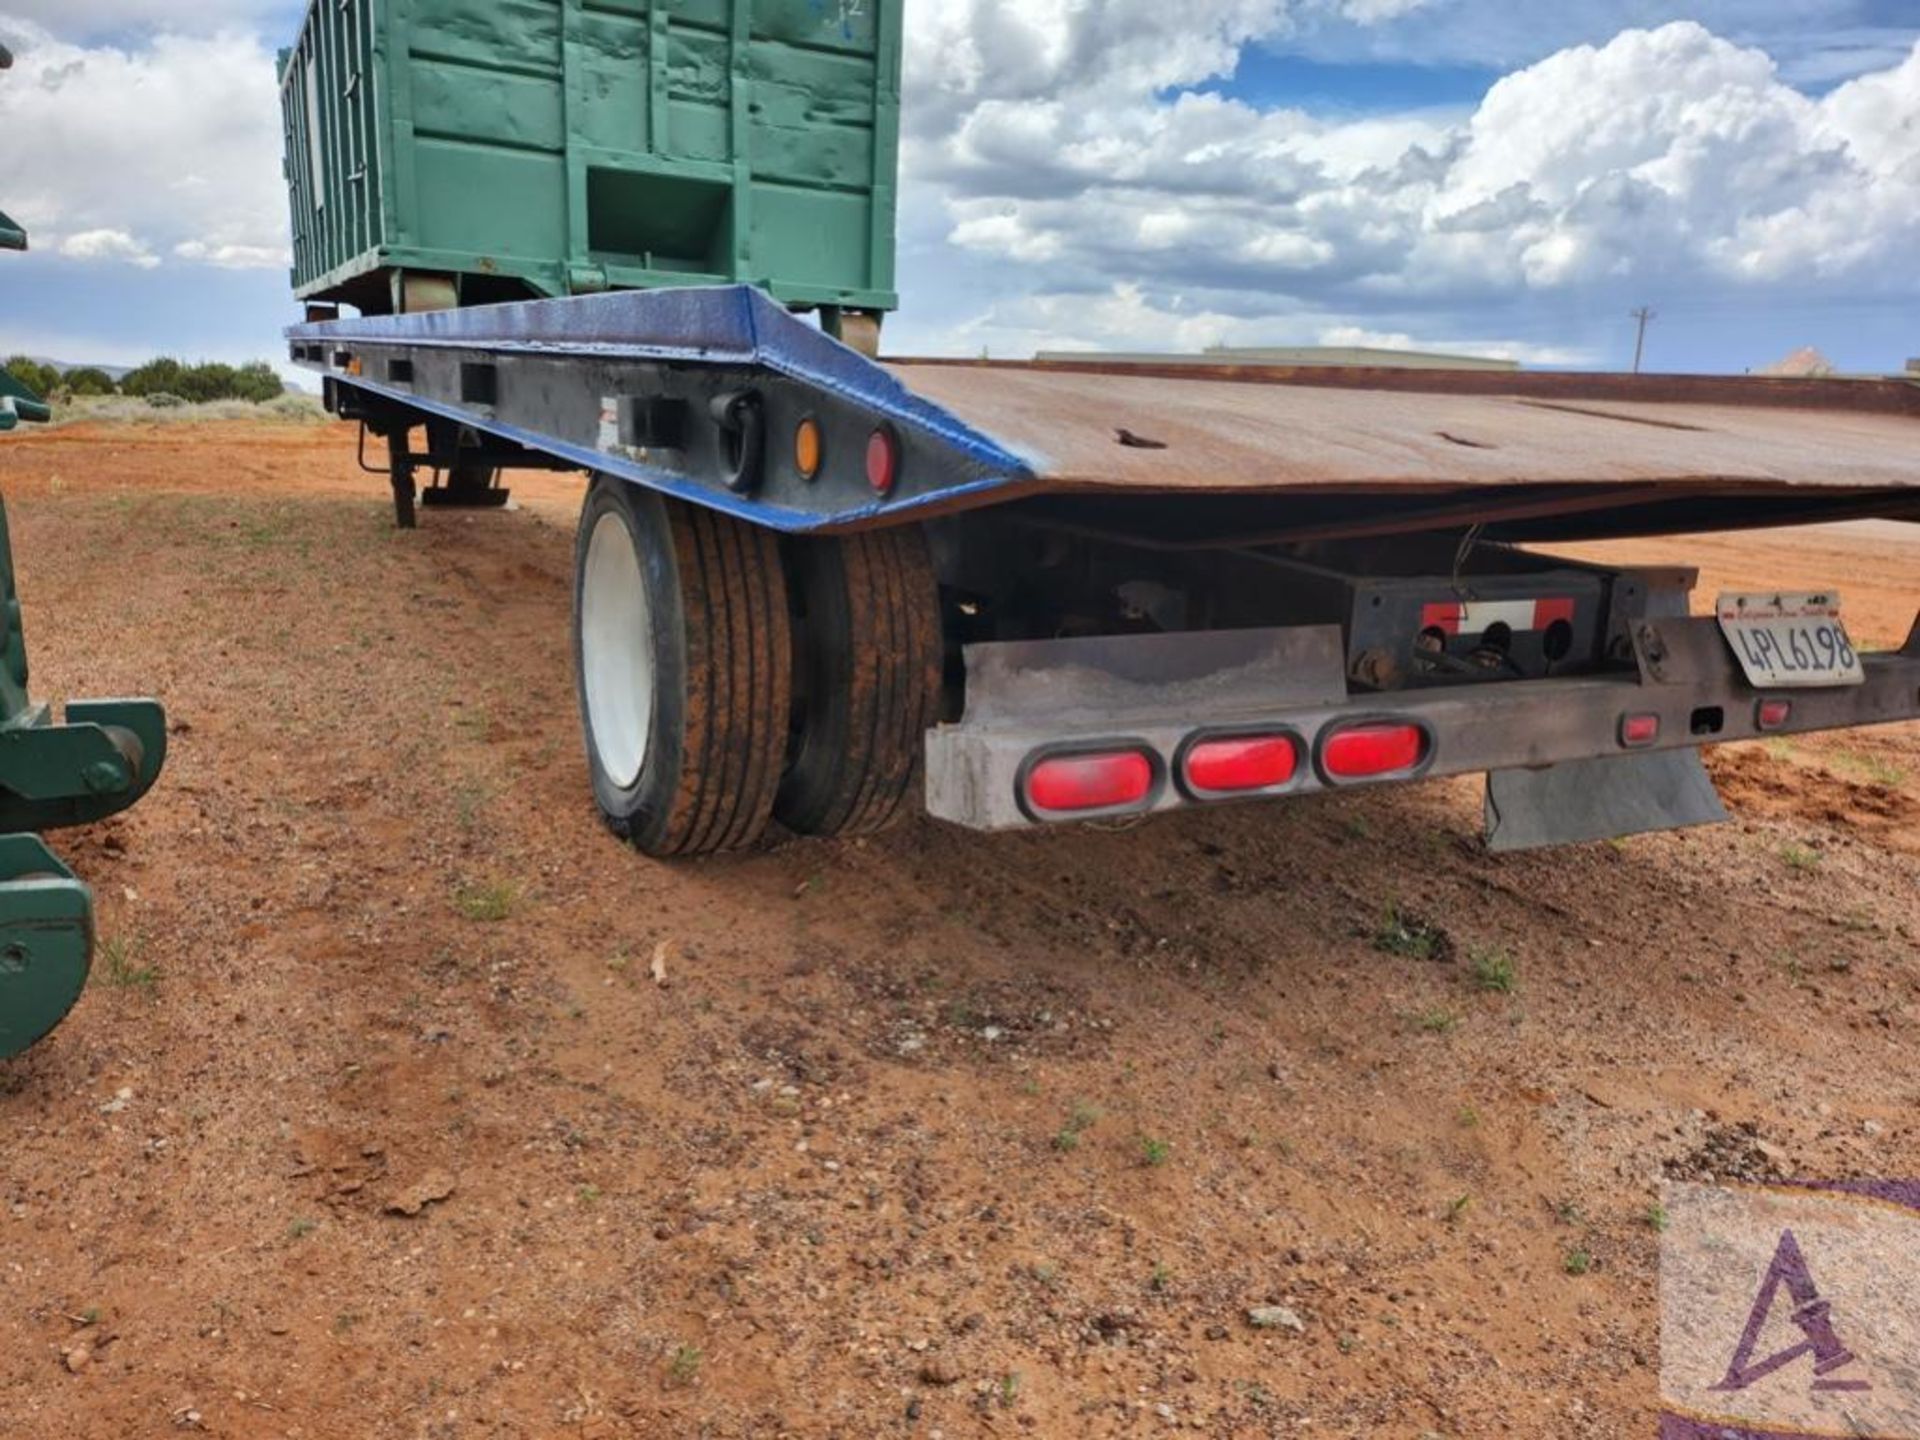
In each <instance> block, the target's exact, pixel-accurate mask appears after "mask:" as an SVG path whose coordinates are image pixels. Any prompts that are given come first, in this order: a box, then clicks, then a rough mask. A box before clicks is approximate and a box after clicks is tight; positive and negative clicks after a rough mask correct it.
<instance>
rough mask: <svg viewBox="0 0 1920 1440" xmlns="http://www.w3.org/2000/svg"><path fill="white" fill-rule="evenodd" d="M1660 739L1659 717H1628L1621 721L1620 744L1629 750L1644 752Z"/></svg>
mask: <svg viewBox="0 0 1920 1440" xmlns="http://www.w3.org/2000/svg"><path fill="white" fill-rule="evenodd" d="M1659 738H1660V717H1659V716H1658V715H1627V716H1624V717H1623V718H1622V719H1621V721H1620V743H1621V744H1622V745H1624V746H1625V747H1626V748H1627V749H1629V750H1644V749H1646V748H1647V746H1649V745H1651V744H1653V743H1654V742H1655V741H1657V740H1658V739H1659Z"/></svg>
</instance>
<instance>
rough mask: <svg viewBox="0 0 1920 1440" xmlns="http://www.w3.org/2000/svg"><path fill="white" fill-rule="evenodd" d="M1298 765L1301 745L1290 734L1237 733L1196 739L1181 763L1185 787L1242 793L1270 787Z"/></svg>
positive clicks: (1210, 792) (1204, 791)
mask: <svg viewBox="0 0 1920 1440" xmlns="http://www.w3.org/2000/svg"><path fill="white" fill-rule="evenodd" d="M1299 768H1300V747H1299V744H1298V743H1297V742H1296V741H1295V740H1294V738H1293V737H1292V736H1291V735H1236V736H1223V737H1221V738H1219V739H1216V740H1200V741H1196V742H1195V743H1194V744H1193V745H1191V746H1189V747H1188V749H1187V753H1186V757H1185V760H1184V762H1183V765H1182V769H1183V772H1184V773H1185V775H1186V780H1187V788H1188V789H1189V790H1192V791H1194V792H1196V793H1197V794H1203V795H1245V794H1248V793H1251V792H1253V791H1256V790H1273V789H1277V788H1278V787H1279V786H1282V785H1284V784H1286V783H1287V782H1288V781H1289V780H1291V779H1293V777H1294V774H1295V772H1297V771H1298V770H1299Z"/></svg>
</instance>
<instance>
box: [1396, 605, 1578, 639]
mask: <svg viewBox="0 0 1920 1440" xmlns="http://www.w3.org/2000/svg"><path fill="white" fill-rule="evenodd" d="M1573 614H1574V606H1573V601H1572V600H1569V599H1558V598H1556V599H1541V600H1471V601H1459V600H1448V601H1443V602H1440V603H1437V604H1433V605H1428V606H1425V607H1424V608H1423V609H1422V610H1421V612H1420V628H1421V629H1422V630H1439V631H1441V632H1442V633H1443V634H1447V635H1484V634H1485V633H1486V632H1487V631H1489V630H1491V629H1492V628H1493V627H1494V626H1495V625H1504V626H1506V627H1507V628H1508V629H1509V630H1545V629H1546V628H1547V627H1548V626H1549V625H1553V624H1555V623H1557V622H1559V621H1562V620H1564V621H1566V622H1567V623H1568V624H1569V625H1571V624H1572V623H1573Z"/></svg>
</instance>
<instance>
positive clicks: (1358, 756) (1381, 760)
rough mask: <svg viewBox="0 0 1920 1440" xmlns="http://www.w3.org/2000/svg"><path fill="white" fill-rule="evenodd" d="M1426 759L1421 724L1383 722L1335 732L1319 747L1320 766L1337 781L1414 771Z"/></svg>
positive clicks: (1424, 734) (1424, 736)
mask: <svg viewBox="0 0 1920 1440" xmlns="http://www.w3.org/2000/svg"><path fill="white" fill-rule="evenodd" d="M1426 758H1427V732H1426V731H1425V730H1423V729H1421V728H1420V727H1419V726H1418V725H1404V724H1393V723H1380V724H1372V725H1353V726H1350V727H1348V728H1347V729H1345V730H1339V731H1335V732H1334V733H1333V734H1332V735H1330V736H1329V737H1328V738H1327V739H1325V740H1323V741H1322V742H1321V744H1320V764H1321V765H1322V767H1324V768H1325V770H1326V772H1327V774H1328V775H1329V776H1331V777H1332V778H1333V779H1335V780H1370V779H1373V778H1374V777H1375V776H1379V775H1393V774H1397V773H1398V772H1400V771H1402V770H1411V769H1413V768H1414V767H1415V766H1417V765H1418V764H1420V762H1421V761H1423V760H1425V759H1426Z"/></svg>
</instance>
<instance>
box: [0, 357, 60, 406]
mask: <svg viewBox="0 0 1920 1440" xmlns="http://www.w3.org/2000/svg"><path fill="white" fill-rule="evenodd" d="M7 373H8V374H9V375H11V376H13V378H14V379H16V380H18V381H19V382H20V383H21V384H22V385H24V386H26V387H27V388H28V389H29V390H31V391H33V393H34V394H36V395H42V396H44V395H50V394H52V393H53V391H54V390H56V389H58V388H59V385H60V372H59V371H58V370H56V369H54V368H53V366H51V365H42V364H41V363H40V362H39V361H38V360H32V359H29V358H28V357H27V356H25V355H16V356H14V357H13V358H12V359H11V360H9V361H7Z"/></svg>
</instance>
